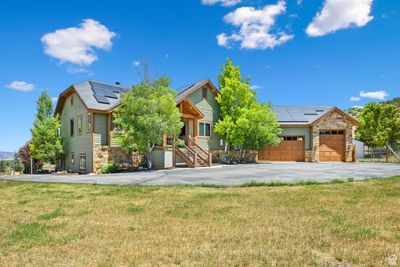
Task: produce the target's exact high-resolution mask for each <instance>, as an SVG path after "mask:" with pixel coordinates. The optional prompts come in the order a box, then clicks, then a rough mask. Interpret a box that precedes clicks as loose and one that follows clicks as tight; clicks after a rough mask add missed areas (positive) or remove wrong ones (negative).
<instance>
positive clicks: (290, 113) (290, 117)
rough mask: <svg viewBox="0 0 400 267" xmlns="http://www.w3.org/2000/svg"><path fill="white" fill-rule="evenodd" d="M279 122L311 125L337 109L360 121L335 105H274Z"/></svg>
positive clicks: (349, 117) (356, 122)
mask: <svg viewBox="0 0 400 267" xmlns="http://www.w3.org/2000/svg"><path fill="white" fill-rule="evenodd" d="M271 109H272V111H273V112H275V113H276V117H277V119H278V121H279V123H280V124H281V125H283V126H290V125H304V126H306V125H311V124H313V123H315V122H316V121H318V120H319V119H321V118H322V117H324V116H325V115H327V114H328V113H330V112H333V111H337V112H339V113H341V114H342V115H343V116H346V117H347V118H348V119H349V120H351V121H352V122H353V123H354V124H358V121H357V120H356V119H354V118H353V117H351V116H350V115H348V114H346V113H345V112H343V111H341V110H340V109H339V108H337V107H335V106H272V108H271Z"/></svg>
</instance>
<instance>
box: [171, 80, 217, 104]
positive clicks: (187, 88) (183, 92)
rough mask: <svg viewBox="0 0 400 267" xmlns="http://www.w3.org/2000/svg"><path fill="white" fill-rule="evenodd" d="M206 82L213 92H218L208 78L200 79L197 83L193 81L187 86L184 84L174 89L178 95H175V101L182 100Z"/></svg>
mask: <svg viewBox="0 0 400 267" xmlns="http://www.w3.org/2000/svg"><path fill="white" fill-rule="evenodd" d="M206 84H208V85H209V86H210V88H211V90H212V91H213V92H214V94H218V93H219V91H218V89H217V88H216V87H215V86H214V84H213V83H212V82H211V81H210V80H201V81H199V82H197V83H193V84H191V85H189V86H185V87H183V88H180V89H178V90H176V91H177V92H178V95H177V96H176V97H175V101H176V103H180V102H182V101H183V100H184V99H185V98H186V97H187V96H189V95H190V94H191V93H193V92H194V91H196V90H198V89H200V88H201V87H203V86H204V85H206Z"/></svg>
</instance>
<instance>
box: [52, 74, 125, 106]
mask: <svg viewBox="0 0 400 267" xmlns="http://www.w3.org/2000/svg"><path fill="white" fill-rule="evenodd" d="M128 90H129V88H128V87H125V86H121V85H117V84H110V83H104V82H99V81H93V80H88V81H83V82H80V83H76V84H73V85H71V86H70V87H68V89H67V90H65V91H64V92H62V93H61V94H60V96H59V98H58V102H57V106H56V111H55V113H56V114H58V113H60V112H61V110H62V107H63V105H64V102H65V100H66V98H67V97H68V96H69V95H70V94H72V93H74V92H75V93H76V94H77V95H78V96H79V98H80V99H81V100H82V102H83V104H84V105H85V107H86V108H87V109H91V110H97V111H110V110H112V109H114V108H115V107H117V106H118V105H119V103H120V100H121V93H122V92H126V91H128Z"/></svg>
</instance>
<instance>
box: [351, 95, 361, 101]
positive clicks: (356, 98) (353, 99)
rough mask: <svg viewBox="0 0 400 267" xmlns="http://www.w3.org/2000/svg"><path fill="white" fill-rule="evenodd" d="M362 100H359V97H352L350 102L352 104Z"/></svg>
mask: <svg viewBox="0 0 400 267" xmlns="http://www.w3.org/2000/svg"><path fill="white" fill-rule="evenodd" d="M360 99H361V98H359V97H357V96H352V97H350V101H352V102H358V101H360Z"/></svg>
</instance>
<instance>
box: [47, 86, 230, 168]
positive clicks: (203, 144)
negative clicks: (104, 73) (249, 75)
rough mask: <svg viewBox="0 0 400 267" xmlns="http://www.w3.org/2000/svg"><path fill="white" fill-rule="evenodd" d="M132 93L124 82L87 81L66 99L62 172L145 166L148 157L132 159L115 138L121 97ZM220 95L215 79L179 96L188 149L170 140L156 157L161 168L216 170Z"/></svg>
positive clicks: (61, 110)
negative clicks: (182, 166) (180, 166)
mask: <svg viewBox="0 0 400 267" xmlns="http://www.w3.org/2000/svg"><path fill="white" fill-rule="evenodd" d="M127 90H129V88H127V87H124V86H121V85H120V84H119V83H117V84H108V83H103V82H98V81H83V82H80V83H77V84H74V85H71V86H70V87H68V88H67V89H66V90H65V91H63V92H62V93H61V94H60V96H59V99H58V103H57V106H56V110H55V114H59V116H60V121H61V125H62V127H61V130H60V132H61V136H62V138H63V140H64V150H65V151H64V152H65V153H64V158H63V159H62V160H61V161H60V162H59V166H60V168H61V169H64V170H67V171H71V172H81V173H91V172H97V171H98V170H99V169H100V168H101V166H103V165H105V164H111V163H116V164H118V165H120V166H130V165H133V166H135V167H138V166H139V165H141V164H143V161H144V160H145V159H144V158H143V155H141V154H139V153H133V154H132V155H128V153H127V152H126V151H124V150H123V149H122V148H121V147H119V146H118V145H117V144H116V143H115V141H114V138H113V135H114V132H113V123H112V120H113V119H112V115H113V111H114V110H115V109H116V108H117V107H118V106H119V105H120V97H121V93H123V92H126V91H127ZM217 94H218V90H217V88H216V87H215V86H214V85H213V84H212V83H211V82H210V81H209V80H203V81H200V82H197V83H195V84H192V85H190V86H187V87H185V88H183V89H181V90H179V91H178V94H177V97H176V104H177V107H178V108H179V111H180V113H181V116H182V121H183V123H184V127H183V128H182V131H181V135H180V137H179V138H180V139H182V140H183V141H184V142H185V144H184V145H181V146H179V147H178V146H175V145H174V142H173V140H170V139H168V138H167V137H165V138H164V144H163V146H162V147H158V148H156V149H155V150H154V152H153V166H154V167H155V168H170V167H173V166H175V165H176V164H186V165H189V166H191V167H198V166H211V164H212V152H213V151H214V150H215V151H218V150H222V149H223V143H222V142H221V139H220V138H219V137H218V135H216V134H215V133H214V131H213V127H214V124H215V123H216V121H217V120H218V119H219V107H218V105H217V102H216V100H215V96H216V95H217Z"/></svg>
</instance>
